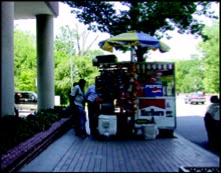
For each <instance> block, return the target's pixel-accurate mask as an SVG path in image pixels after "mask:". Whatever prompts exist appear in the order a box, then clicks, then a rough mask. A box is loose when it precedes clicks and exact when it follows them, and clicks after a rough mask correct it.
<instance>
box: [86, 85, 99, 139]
mask: <svg viewBox="0 0 221 173" xmlns="http://www.w3.org/2000/svg"><path fill="white" fill-rule="evenodd" d="M96 98H98V94H97V93H96V89H95V85H90V86H89V87H88V89H87V91H86V94H85V99H86V100H87V103H88V118H89V127H90V132H91V136H92V137H95V136H96V135H97V133H98V132H97V115H96V112H97V110H98V106H99V105H98V104H97V103H96Z"/></svg>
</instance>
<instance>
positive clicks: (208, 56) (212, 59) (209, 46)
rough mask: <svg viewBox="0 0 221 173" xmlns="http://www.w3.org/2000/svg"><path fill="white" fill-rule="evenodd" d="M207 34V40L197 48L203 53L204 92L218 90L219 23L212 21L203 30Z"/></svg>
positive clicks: (215, 91)
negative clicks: (211, 23) (210, 24)
mask: <svg viewBox="0 0 221 173" xmlns="http://www.w3.org/2000/svg"><path fill="white" fill-rule="evenodd" d="M203 32H204V34H205V35H207V38H208V39H207V40H206V41H204V42H201V43H200V44H199V49H200V50H201V51H202V53H203V61H202V62H203V65H204V68H205V78H204V81H203V82H204V86H205V89H206V92H209V93H219V92H220V78H219V76H220V69H219V68H220V55H219V50H220V47H219V40H220V37H219V33H220V31H219V23H214V24H213V25H212V26H211V27H208V26H207V27H205V29H204V30H203Z"/></svg>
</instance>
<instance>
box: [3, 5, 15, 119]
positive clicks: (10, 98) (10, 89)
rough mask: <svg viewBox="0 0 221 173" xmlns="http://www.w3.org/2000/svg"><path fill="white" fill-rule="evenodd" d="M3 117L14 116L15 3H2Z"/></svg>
mask: <svg viewBox="0 0 221 173" xmlns="http://www.w3.org/2000/svg"><path fill="white" fill-rule="evenodd" d="M0 70H1V74H0V76H1V77H0V78H1V84H0V85H1V94H0V97H1V101H0V103H1V109H0V110H1V113H0V116H1V115H14V2H13V1H1V69H0Z"/></svg>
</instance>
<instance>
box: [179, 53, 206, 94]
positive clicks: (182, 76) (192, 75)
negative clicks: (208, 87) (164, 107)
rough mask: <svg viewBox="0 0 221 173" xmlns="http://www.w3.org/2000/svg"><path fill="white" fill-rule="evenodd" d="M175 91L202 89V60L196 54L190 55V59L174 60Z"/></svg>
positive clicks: (188, 91) (203, 71)
mask: <svg viewBox="0 0 221 173" xmlns="http://www.w3.org/2000/svg"><path fill="white" fill-rule="evenodd" d="M175 63H176V66H175V70H176V72H175V75H176V91H177V92H182V93H190V92H197V91H204V84H203V79H204V74H205V69H204V68H203V66H202V60H201V59H200V58H199V57H197V56H194V55H193V56H192V59H190V60H179V61H176V62H175Z"/></svg>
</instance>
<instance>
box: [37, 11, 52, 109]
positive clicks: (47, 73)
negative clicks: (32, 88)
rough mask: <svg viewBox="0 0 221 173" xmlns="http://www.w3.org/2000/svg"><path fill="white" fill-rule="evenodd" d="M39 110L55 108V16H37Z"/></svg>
mask: <svg viewBox="0 0 221 173" xmlns="http://www.w3.org/2000/svg"><path fill="white" fill-rule="evenodd" d="M36 19H37V24H36V27H37V28H36V32H37V90H38V110H42V109H48V108H53V107H54V52H53V51H54V49H53V44H54V30H53V16H51V15H46V14H43V15H37V16H36Z"/></svg>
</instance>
